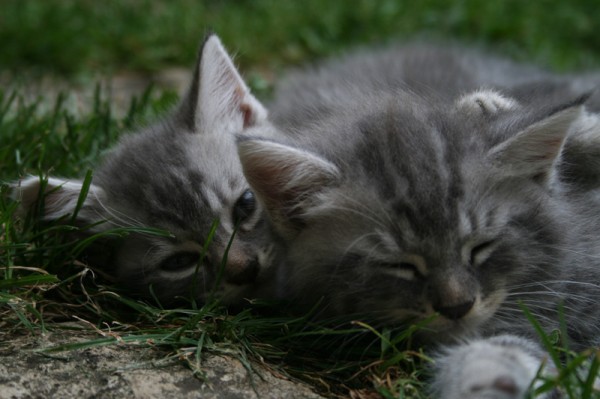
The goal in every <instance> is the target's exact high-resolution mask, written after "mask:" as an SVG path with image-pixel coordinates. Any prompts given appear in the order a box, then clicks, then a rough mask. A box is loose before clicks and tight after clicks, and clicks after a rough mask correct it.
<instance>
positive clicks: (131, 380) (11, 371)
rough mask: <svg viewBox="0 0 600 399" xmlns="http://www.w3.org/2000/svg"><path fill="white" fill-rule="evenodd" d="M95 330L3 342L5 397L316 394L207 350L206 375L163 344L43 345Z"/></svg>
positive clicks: (0, 377)
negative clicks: (60, 349) (67, 347)
mask: <svg viewBox="0 0 600 399" xmlns="http://www.w3.org/2000/svg"><path fill="white" fill-rule="evenodd" d="M97 338H98V336H97V335H95V334H93V333H91V332H81V331H68V333H65V331H56V332H50V333H46V334H44V335H40V336H30V335H29V336H22V337H11V338H10V339H8V340H4V341H3V342H2V343H1V344H0V398H1V399H9V398H10V399H13V398H14V399H26V398H27V399H30V398H31V399H34V398H40V399H41V398H44V399H45V398H61V399H70V398H73V399H75V398H77V399H80V398H102V399H104V398H106V399H110V398H139V399H154V398H157V399H158V398H178V399H188V398H189V399H192V398H203V399H216V398H232V399H233V398H240V399H241V398H284V397H285V398H311V399H312V398H314V399H318V398H321V396H319V395H317V394H316V393H314V392H313V391H312V390H311V388H310V387H309V386H308V385H306V384H303V383H300V382H294V381H290V380H288V379H284V378H283V377H278V376H275V375H273V374H272V373H271V372H269V371H267V370H265V369H264V367H262V366H260V365H256V367H254V368H255V371H254V372H248V371H247V370H246V368H244V366H243V365H242V364H241V363H240V362H239V361H238V360H237V359H234V358H232V357H228V356H217V355H207V356H206V357H205V358H203V361H202V371H203V372H204V376H203V377H195V376H194V375H193V372H192V371H191V370H190V369H189V368H187V367H185V366H184V364H183V362H182V361H180V360H178V359H173V357H172V356H166V355H167V353H166V352H164V351H162V350H161V349H158V348H154V347H148V346H145V345H139V344H131V343H128V344H126V343H112V344H110V345H105V346H95V347H90V348H86V349H77V350H70V351H63V352H42V351H40V349H44V348H48V347H52V346H55V345H58V344H64V343H74V342H83V341H89V340H93V339H97Z"/></svg>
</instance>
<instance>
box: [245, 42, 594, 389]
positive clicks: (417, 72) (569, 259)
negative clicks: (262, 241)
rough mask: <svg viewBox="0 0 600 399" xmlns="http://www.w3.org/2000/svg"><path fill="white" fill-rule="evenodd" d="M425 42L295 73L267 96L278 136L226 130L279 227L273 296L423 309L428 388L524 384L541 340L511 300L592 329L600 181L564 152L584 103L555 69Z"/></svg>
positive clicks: (410, 312)
mask: <svg viewBox="0 0 600 399" xmlns="http://www.w3.org/2000/svg"><path fill="white" fill-rule="evenodd" d="M423 51H427V50H426V49H423V50H422V49H421V48H418V47H417V48H416V49H413V50H407V51H406V52H405V53H397V52H392V53H391V55H390V54H387V53H384V54H383V55H382V54H375V55H373V54H368V55H367V56H364V55H363V56H358V57H357V58H355V59H352V58H350V59H346V60H345V62H344V63H340V64H336V63H331V64H329V65H326V66H324V67H322V68H321V69H318V68H317V69H315V70H312V71H310V72H306V73H304V74H302V73H300V74H299V75H296V76H295V77H293V78H292V79H291V81H290V82H289V83H288V84H287V86H284V89H282V90H281V91H280V92H279V94H278V97H277V98H276V100H275V102H274V103H273V105H272V107H271V115H272V116H273V120H274V121H275V123H276V125H277V126H278V128H279V129H280V130H282V131H284V132H285V134H286V136H287V137H286V139H283V138H282V137H283V136H280V137H281V138H279V139H278V140H272V139H265V138H260V137H251V136H247V137H241V138H240V139H239V141H238V151H239V154H240V159H241V162H242V165H243V168H244V173H245V175H246V177H247V179H248V181H249V183H250V185H251V186H252V187H253V189H254V191H255V193H256V194H257V196H258V198H259V199H260V201H261V202H262V203H263V204H264V205H265V208H266V210H267V213H268V215H269V219H270V221H271V222H272V224H273V225H274V227H275V229H276V230H277V232H278V233H279V234H280V235H281V237H282V238H283V240H284V241H285V247H286V248H285V250H286V255H285V258H286V259H285V263H284V265H283V267H282V268H281V273H280V277H279V282H280V286H279V288H280V293H279V295H280V296H283V297H287V298H288V299H290V300H291V301H292V302H293V303H297V304H300V305H302V304H303V305H304V306H306V307H307V308H309V307H310V306H313V305H314V304H315V303H317V301H320V300H322V302H321V304H322V306H321V308H320V312H321V313H322V315H323V316H324V317H326V316H338V317H339V316H343V317H347V318H348V319H355V318H362V319H365V320H367V321H369V322H371V323H373V324H375V325H382V324H383V325H402V324H403V323H406V322H414V321H424V320H431V321H430V322H429V323H428V324H427V326H426V327H425V328H423V329H422V330H421V331H419V332H418V333H417V334H418V335H417V339H419V340H420V341H421V342H423V343H429V344H433V345H437V346H438V348H439V352H438V355H437V356H436V370H435V375H434V381H433V383H432V387H433V390H434V392H435V394H436V395H437V396H438V397H442V398H448V399H459V398H498V399H500V398H523V397H524V396H525V395H526V392H527V390H528V388H529V386H530V384H531V383H532V381H533V379H534V378H535V376H536V373H537V372H538V370H539V369H541V368H542V364H543V363H542V362H543V361H544V357H545V356H546V355H545V353H544V352H543V351H542V350H541V349H540V346H539V343H538V342H539V337H538V335H537V334H536V332H535V330H534V328H533V327H532V324H531V323H530V322H529V321H528V320H527V318H526V316H525V315H524V313H523V311H522V309H521V305H524V306H525V307H527V308H528V310H529V311H530V312H531V313H532V314H533V315H534V317H535V318H536V319H537V320H538V321H539V323H541V325H542V327H543V328H544V330H545V331H546V332H550V331H552V330H554V329H558V328H559V320H560V317H559V308H560V305H561V304H562V305H563V308H564V317H565V319H566V323H565V324H566V327H567V334H568V340H569V342H570V344H571V348H573V349H581V348H585V347H588V346H596V345H599V344H600V309H599V308H598V306H597V304H598V303H599V301H600V245H598V238H597V232H598V230H599V228H600V212H598V210H599V208H598V203H597V193H598V188H599V186H598V185H597V184H596V185H594V184H595V183H594V184H592V185H578V184H579V183H578V180H577V179H575V178H573V176H571V172H572V171H573V169H569V167H565V159H567V160H568V159H572V160H574V161H576V162H583V161H582V160H581V159H580V158H579V157H578V155H577V154H574V153H572V152H573V151H575V152H576V147H577V146H572V145H570V144H569V143H570V142H573V140H575V141H577V140H579V139H580V138H581V137H586V138H587V139H589V140H592V141H593V140H596V141H598V132H599V131H600V129H599V127H598V126H599V125H598V123H597V117H596V115H595V114H591V113H589V112H588V111H586V110H585V109H584V106H583V103H584V101H585V100H586V98H587V97H586V96H585V95H583V96H579V95H578V93H577V90H576V88H574V86H573V85H571V84H567V85H566V87H565V86H564V85H563V84H562V83H561V82H559V80H560V79H558V78H557V79H556V80H555V79H554V78H553V77H551V78H549V81H548V82H547V83H544V84H540V85H539V86H537V87H540V88H550V89H551V91H553V92H554V94H555V95H552V96H543V95H541V94H539V93H541V91H534V92H531V93H529V94H527V93H525V92H524V91H523V90H521V89H522V88H523V87H532V85H533V83H532V82H534V81H535V80H536V79H537V78H538V77H540V76H542V77H543V78H544V79H546V78H547V77H548V76H549V75H544V74H540V75H538V74H537V73H535V72H532V71H529V72H528V73H529V75H525V74H523V73H516V74H515V75H514V76H513V77H512V78H513V80H510V79H509V78H510V77H511V73H509V72H507V71H508V70H509V69H510V70H515V71H520V70H521V68H520V67H519V66H514V67H512V66H511V67H510V68H509V69H506V68H504V67H501V66H502V65H505V66H506V65H508V64H502V63H500V62H499V61H498V63H494V62H492V63H491V64H489V65H488V64H486V63H485V62H483V61H482V63H483V64H486V65H488V66H489V67H490V68H487V69H484V70H479V69H477V68H476V64H474V63H473V62H471V63H464V62H463V59H462V58H461V54H460V53H457V54H455V55H456V57H457V58H453V56H452V53H447V52H440V53H439V54H438V55H436V53H435V52H430V53H428V54H429V55H428V56H427V57H425V60H427V61H428V62H422V61H423V58H422V55H423ZM389 57H391V58H389ZM403 57H404V58H403ZM419 57H421V58H419ZM385 59H388V61H389V62H382V60H385ZM419 60H421V61H419ZM451 61H452V62H451ZM492 67H494V68H492ZM403 68H404V69H403ZM507 68H508V67H507ZM511 68H512V69H511ZM523 68H524V69H527V67H523ZM567 83H568V82H567ZM559 93H562V94H563V95H562V96H561V95H558V94H559ZM262 131H264V130H262ZM262 131H261V130H260V129H259V130H256V131H255V134H256V135H259V134H261V132H262ZM584 141H585V140H584ZM569 151H571V153H569ZM436 316H437V317H436ZM544 372H549V373H551V372H552V370H551V369H550V368H549V366H548V367H547V368H546V369H544Z"/></svg>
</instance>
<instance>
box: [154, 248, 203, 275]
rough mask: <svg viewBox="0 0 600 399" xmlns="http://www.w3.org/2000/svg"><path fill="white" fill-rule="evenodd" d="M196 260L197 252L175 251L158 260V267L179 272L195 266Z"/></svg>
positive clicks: (198, 258)
mask: <svg viewBox="0 0 600 399" xmlns="http://www.w3.org/2000/svg"><path fill="white" fill-rule="evenodd" d="M198 261H200V254H199V253H198V252H191V251H183V252H177V253H174V254H173V255H170V256H169V257H167V258H166V259H164V260H163V261H162V262H160V268H161V270H164V271H166V272H179V271H182V270H186V269H191V268H192V267H196V265H197V264H198Z"/></svg>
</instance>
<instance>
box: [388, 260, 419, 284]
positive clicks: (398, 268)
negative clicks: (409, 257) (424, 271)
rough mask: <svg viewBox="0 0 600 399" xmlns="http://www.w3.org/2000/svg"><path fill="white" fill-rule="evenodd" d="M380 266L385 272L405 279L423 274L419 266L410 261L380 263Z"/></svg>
mask: <svg viewBox="0 0 600 399" xmlns="http://www.w3.org/2000/svg"><path fill="white" fill-rule="evenodd" d="M379 268H380V269H381V271H382V272H384V273H385V274H388V275H391V276H394V277H397V278H401V279H403V280H409V281H411V280H414V279H415V278H417V277H420V276H421V274H420V273H419V269H418V268H417V266H416V265H414V264H412V263H409V262H397V263H380V264H379Z"/></svg>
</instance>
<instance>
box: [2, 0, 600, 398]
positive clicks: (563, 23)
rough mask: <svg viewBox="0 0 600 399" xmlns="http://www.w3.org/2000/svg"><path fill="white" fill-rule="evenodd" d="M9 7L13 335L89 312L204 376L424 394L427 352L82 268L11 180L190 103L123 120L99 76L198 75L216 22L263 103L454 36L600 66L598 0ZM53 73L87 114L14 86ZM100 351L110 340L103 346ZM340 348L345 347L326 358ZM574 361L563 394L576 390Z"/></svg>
mask: <svg viewBox="0 0 600 399" xmlns="http://www.w3.org/2000/svg"><path fill="white" fill-rule="evenodd" d="M0 8H1V12H0V83H2V85H3V86H2V87H0V182H1V183H2V186H1V196H0V224H1V226H2V228H1V230H0V232H1V235H0V340H1V339H2V338H3V337H7V336H9V335H10V334H13V333H15V332H17V331H20V333H23V331H26V332H28V333H29V334H39V333H41V332H43V331H45V330H46V329H52V328H57V327H56V326H57V324H56V323H57V322H59V321H63V320H66V319H69V320H72V316H73V315H77V316H78V317H80V318H82V319H85V320H88V321H90V322H91V323H92V324H94V325H96V326H97V327H99V328H105V327H106V325H110V326H111V327H112V328H113V331H114V332H116V333H118V334H120V335H121V336H122V337H126V339H127V340H130V341H139V342H147V340H148V337H150V336H151V337H152V340H153V342H154V344H156V345H161V346H164V347H166V348H169V350H172V351H173V352H174V353H182V352H181V351H189V348H190V347H193V348H196V349H194V351H193V353H192V355H189V353H188V354H186V355H185V356H183V357H182V358H184V359H185V361H186V362H188V363H189V366H190V368H192V369H194V368H195V367H197V364H196V363H195V362H196V361H197V360H198V359H199V358H200V357H201V355H202V354H203V353H205V352H207V353H229V354H232V353H233V354H234V355H235V356H237V357H238V358H240V359H241V360H242V361H243V363H244V364H245V365H247V366H248V368H251V367H254V366H253V364H254V363H253V362H256V361H257V360H258V359H264V360H265V361H266V362H267V363H268V364H270V365H271V367H273V368H278V369H279V370H280V371H281V372H284V373H288V374H290V375H293V376H296V377H298V378H302V379H305V380H309V381H312V382H313V383H314V384H315V385H316V386H318V387H319V388H320V389H321V391H323V390H324V391H325V392H328V393H330V394H331V393H341V394H347V393H348V391H349V390H351V391H354V392H359V390H361V389H363V388H367V389H368V390H371V391H375V392H378V393H380V394H381V395H382V396H384V397H390V398H391V397H415V398H418V397H425V395H426V394H425V393H424V391H423V390H422V386H423V378H422V374H423V373H424V371H423V370H424V368H423V366H424V364H427V362H428V359H427V357H426V356H425V355H423V354H422V353H421V352H420V351H419V349H418V348H410V349H411V350H407V349H406V346H405V343H406V341H407V340H409V336H410V331H401V332H397V331H388V330H383V331H379V330H374V329H372V328H371V327H370V326H367V325H363V324H360V323H359V324H353V325H348V326H347V327H345V328H343V329H339V330H332V329H329V328H327V327H324V326H308V327H307V323H308V322H307V320H306V319H305V318H303V317H294V316H290V315H285V314H284V315H278V316H277V317H264V316H261V314H262V313H261V312H258V311H257V310H261V309H262V308H264V307H265V306H268V305H265V304H260V303H257V304H254V306H253V307H252V308H251V309H249V310H247V311H244V312H242V313H240V314H235V315H230V314H228V312H227V310H226V309H223V308H221V307H220V306H218V305H215V304H209V305H207V306H204V307H200V308H194V307H193V306H190V309H175V310H165V309H161V308H160V307H156V306H153V305H150V304H144V303H140V302H138V301H134V300H132V299H129V298H127V297H123V296H117V295H115V294H113V291H112V290H111V287H109V286H105V285H102V284H98V282H97V281H96V280H94V279H93V278H92V273H91V272H90V271H89V270H88V269H87V268H85V266H84V265H82V264H81V263H80V262H78V261H76V259H77V255H78V254H79V253H80V252H81V250H82V247H83V246H84V245H85V244H86V243H82V242H76V241H65V240H63V239H62V237H63V236H64V234H63V233H65V232H68V231H70V230H71V229H73V227H70V226H68V225H64V224H61V225H53V226H40V224H39V223H36V215H35V214H34V215H30V216H29V217H27V218H19V219H15V217H14V213H15V210H16V204H15V203H14V202H12V201H11V200H10V199H9V198H8V196H7V194H8V191H9V190H8V183H9V182H11V181H14V180H15V179H18V178H19V177H22V176H24V175H26V174H34V175H40V176H46V175H48V174H51V175H61V176H77V177H84V176H86V175H87V174H89V173H90V172H89V171H91V170H93V166H94V165H95V164H96V163H97V162H98V160H99V159H100V158H101V156H102V154H103V153H104V152H105V151H106V150H107V149H109V148H110V147H111V146H112V145H113V144H114V143H115V142H116V140H117V139H118V138H119V136H120V135H121V134H123V133H125V132H127V131H128V130H131V129H132V128H134V127H135V126H137V125H139V124H143V123H145V122H147V121H150V120H152V119H153V118H156V117H157V116H160V115H161V114H162V113H164V112H165V110H166V109H168V107H169V106H171V105H172V104H174V103H175V101H176V100H177V94H176V93H174V92H172V91H164V90H161V89H160V88H154V89H153V88H149V89H148V90H147V91H145V92H143V93H141V94H139V95H138V96H136V97H135V98H132V99H131V101H130V102H129V106H128V107H127V109H125V110H121V111H122V112H120V113H117V112H115V109H114V105H113V103H112V102H111V98H110V97H109V96H108V94H107V93H105V92H103V91H102V90H101V89H100V86H96V81H95V79H97V78H98V77H99V76H110V75H113V74H122V73H124V72H126V73H131V74H136V75H144V76H146V75H149V76H152V75H153V74H155V73H157V72H159V71H161V70H164V69H166V68H172V67H186V68H189V67H191V66H192V64H193V62H194V59H195V57H196V51H197V47H198V45H199V43H200V41H201V39H202V37H203V35H204V34H205V33H206V32H208V31H214V32H216V33H218V34H219V35H220V37H221V38H222V40H223V42H224V43H225V44H226V46H227V47H228V49H229V50H230V51H232V52H234V53H236V54H237V55H236V62H237V63H238V65H239V66H240V69H241V70H242V71H243V72H244V75H245V76H246V77H247V79H248V80H249V82H250V84H251V85H252V86H253V88H254V89H255V90H256V91H257V93H258V94H259V95H260V96H262V97H263V98H268V95H269V90H270V87H271V86H272V84H273V82H274V81H275V80H276V77H277V76H279V75H280V74H281V73H283V71H285V69H286V68H289V67H291V66H296V65H300V64H303V63H307V62H311V61H314V60H317V59H319V58H323V57H327V56H330V55H334V54H337V53H340V52H343V51H348V50H350V49H352V48H353V47H356V46H369V45H379V44H382V43H387V42H393V41H398V40H406V39H410V38H412V37H430V38H435V39H439V38H444V39H448V38H450V39H453V40H458V41H461V42H464V43H468V44H472V45H476V46H482V47H485V48H491V49H494V50H495V51H497V52H499V53H503V54H506V55H508V56H511V57H513V58H516V59H519V60H522V61H527V62H534V63H538V64H542V65H545V66H547V67H549V68H552V69H556V70H579V69H591V68H598V67H599V66H600V36H599V35H598V32H599V31H600V29H599V28H600V26H599V25H600V9H599V8H598V6H597V2H595V1H592V0H574V1H569V2H564V1H519V0H507V1H483V0H482V1H476V0H463V1H443V0H422V1H393V0H373V1H369V0H357V1H342V0H334V1H323V0H304V1H277V0H271V1H269V0H254V1H251V0H238V1H233V0H232V1H218V0H207V1H193V0H177V1H150V0H127V1H117V0H105V1H103V2H95V1H91V0H27V1H23V0H3V1H2V5H1V6H0ZM41 78H44V79H50V80H54V79H56V80H60V81H62V82H67V83H68V84H72V85H73V86H78V87H81V86H83V87H84V89H85V90H87V91H88V92H90V93H92V96H91V98H92V100H91V102H90V106H89V107H88V108H86V109H89V110H86V112H85V113H83V114H81V113H78V112H74V111H73V109H72V108H71V107H70V106H69V105H68V104H67V102H66V100H65V99H66V98H67V96H68V94H69V93H68V90H67V91H66V92H65V93H64V94H62V95H59V96H58V97H54V96H52V97H51V98H48V96H47V95H46V94H45V93H44V92H39V93H37V95H38V96H39V98H38V100H37V101H33V102H32V101H31V100H28V101H25V100H24V97H25V96H24V92H23V91H21V89H20V88H19V87H20V85H16V86H15V85H13V82H15V81H20V82H24V83H23V86H27V85H28V83H30V82H35V81H36V80H38V79H41ZM9 87H10V89H9ZM15 87H16V89H14V88H15ZM48 104H50V106H48ZM119 234H126V232H119ZM115 321H120V322H123V323H121V324H116V323H114V322H115ZM124 321H126V323H125V322H124ZM104 323H107V324H104ZM107 339H109V340H110V339H113V338H107ZM549 341H550V338H549ZM549 343H550V342H549ZM98 344H104V342H102V343H98V342H91V343H90V344H89V345H98ZM332 346H341V347H342V348H344V351H342V350H340V351H333V352H331V351H329V353H328V355H327V356H323V353H324V352H326V350H325V348H330V347H332ZM184 348H187V349H184ZM307 348H310V350H307ZM63 349H72V348H63ZM341 352H344V353H343V354H342V353H341ZM584 359H585V357H583V356H575V357H573V359H572V362H573V363H572V364H575V363H577V362H581V361H583V360H584ZM569 370H570V369H569ZM569 370H567V371H565V374H564V376H563V377H562V381H561V382H560V383H561V384H563V386H565V387H569V386H570V384H572V383H574V384H577V382H576V381H575V380H576V377H575V376H574V373H569V372H568V371H569ZM571 371H572V370H571ZM352 376H354V378H350V377H352ZM573 381H575V382H573ZM323 387H329V388H328V389H329V391H327V389H324V388H323ZM565 389H567V390H569V389H571V388H565ZM573 389H575V388H573ZM583 389H584V390H585V389H586V388H585V387H584V388H583ZM360 392H362V391H360ZM573 392H575V391H573ZM585 392H587V391H585ZM573 395H574V396H573V397H581V396H578V394H573ZM590 395H591V393H590ZM590 397H591V396H590Z"/></svg>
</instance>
